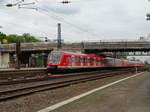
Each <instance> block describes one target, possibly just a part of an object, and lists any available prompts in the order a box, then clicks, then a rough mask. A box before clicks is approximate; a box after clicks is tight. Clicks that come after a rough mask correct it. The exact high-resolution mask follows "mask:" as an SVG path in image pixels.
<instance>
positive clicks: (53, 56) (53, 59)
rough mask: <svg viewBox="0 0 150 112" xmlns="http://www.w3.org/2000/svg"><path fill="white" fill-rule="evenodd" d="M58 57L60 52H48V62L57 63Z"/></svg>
mask: <svg viewBox="0 0 150 112" xmlns="http://www.w3.org/2000/svg"><path fill="white" fill-rule="evenodd" d="M59 58H60V54H58V53H52V54H50V58H49V62H52V63H57V62H58V61H59Z"/></svg>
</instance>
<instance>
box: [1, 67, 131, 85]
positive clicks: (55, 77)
mask: <svg viewBox="0 0 150 112" xmlns="http://www.w3.org/2000/svg"><path fill="white" fill-rule="evenodd" d="M131 69H133V68H126V69H123V70H131ZM115 70H116V69H115ZM118 70H122V69H118ZM111 71H114V70H101V71H91V72H79V73H70V74H58V75H56V74H53V75H50V76H47V77H42V78H41V77H40V78H34V79H23V80H15V81H14V80H12V81H6V82H0V86H4V85H13V84H19V83H30V82H38V81H46V80H47V81H48V80H54V79H58V78H59V79H60V78H67V77H68V78H69V77H78V76H79V75H85V74H86V75H88V74H89V75H92V73H96V72H97V73H105V72H111Z"/></svg>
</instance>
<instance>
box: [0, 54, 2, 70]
mask: <svg viewBox="0 0 150 112" xmlns="http://www.w3.org/2000/svg"><path fill="white" fill-rule="evenodd" d="M1 67H2V52H0V68H1Z"/></svg>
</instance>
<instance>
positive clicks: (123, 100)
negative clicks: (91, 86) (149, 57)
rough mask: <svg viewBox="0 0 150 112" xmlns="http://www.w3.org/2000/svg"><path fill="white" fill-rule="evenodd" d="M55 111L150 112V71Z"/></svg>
mask: <svg viewBox="0 0 150 112" xmlns="http://www.w3.org/2000/svg"><path fill="white" fill-rule="evenodd" d="M54 112H150V73H145V74H144V75H140V76H137V77H135V78H132V79H129V80H127V81H124V82H121V83H120V84H117V85H114V86H112V87H109V88H107V89H104V90H102V91H99V92H96V93H94V94H92V95H89V96H87V97H85V98H82V99H80V100H78V101H76V102H73V103H71V104H68V105H66V106H64V107H61V108H59V109H57V110H55V111H54Z"/></svg>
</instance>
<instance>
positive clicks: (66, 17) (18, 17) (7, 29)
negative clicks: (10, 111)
mask: <svg viewBox="0 0 150 112" xmlns="http://www.w3.org/2000/svg"><path fill="white" fill-rule="evenodd" d="M12 1H13V2H14V3H15V2H16V1H15V0H0V26H3V28H1V29H0V31H2V32H4V33H7V34H22V33H31V34H32V35H35V36H37V37H43V36H47V37H48V38H49V39H55V38H56V37H57V23H59V22H60V23H62V38H63V39H64V40H66V41H83V40H134V39H137V38H138V37H140V36H147V35H148V34H150V21H146V19H145V18H146V17H145V15H146V14H147V13H148V12H149V13H150V2H149V1H148V0H72V3H71V4H66V5H63V4H61V3H60V1H61V0H25V1H26V3H29V2H35V1H36V4H35V5H33V6H32V7H37V8H38V11H36V10H29V9H18V8H17V7H13V8H8V7H5V6H3V5H4V4H6V3H11V2H12ZM28 7H29V6H28Z"/></svg>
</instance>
